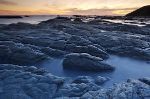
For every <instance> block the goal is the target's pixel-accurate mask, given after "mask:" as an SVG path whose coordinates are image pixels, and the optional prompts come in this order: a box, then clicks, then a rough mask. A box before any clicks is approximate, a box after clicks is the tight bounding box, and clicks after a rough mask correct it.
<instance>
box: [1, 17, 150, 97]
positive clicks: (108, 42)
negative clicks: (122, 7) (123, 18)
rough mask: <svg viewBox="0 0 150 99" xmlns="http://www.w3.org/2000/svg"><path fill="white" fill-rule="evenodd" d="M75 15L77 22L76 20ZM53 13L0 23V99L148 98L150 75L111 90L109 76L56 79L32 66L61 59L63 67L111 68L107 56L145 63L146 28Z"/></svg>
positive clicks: (149, 53) (149, 33)
mask: <svg viewBox="0 0 150 99" xmlns="http://www.w3.org/2000/svg"><path fill="white" fill-rule="evenodd" d="M79 19H80V20H79ZM85 20H87V19H86V18H84V17H83V18H75V17H73V18H68V17H57V18H55V19H51V20H48V21H44V22H41V23H39V24H37V25H31V24H28V23H17V24H10V25H0V79H1V80H0V99H62V98H63V99H149V98H150V78H148V77H147V78H146V77H145V78H139V80H138V79H137V80H134V79H129V80H127V81H126V82H122V83H120V84H116V85H114V86H112V87H111V88H108V89H107V88H103V87H102V84H104V83H105V82H107V81H109V79H110V78H106V77H101V76H98V77H96V78H92V77H90V76H78V77H76V78H68V77H57V76H54V75H52V74H51V73H48V72H47V71H46V70H43V69H39V68H37V67H35V66H32V65H34V64H37V63H38V62H41V61H44V60H47V59H49V60H50V59H53V58H59V57H61V58H64V60H63V67H64V69H70V70H81V71H92V72H106V71H107V72H108V70H109V72H112V71H115V66H111V65H109V64H107V63H106V62H105V60H107V59H108V58H109V55H111V54H113V55H120V56H128V57H131V58H135V59H139V60H144V61H150V26H149V25H146V26H143V27H139V26H133V25H125V24H121V23H112V22H107V21H104V20H102V19H100V18H96V19H94V20H89V21H85Z"/></svg>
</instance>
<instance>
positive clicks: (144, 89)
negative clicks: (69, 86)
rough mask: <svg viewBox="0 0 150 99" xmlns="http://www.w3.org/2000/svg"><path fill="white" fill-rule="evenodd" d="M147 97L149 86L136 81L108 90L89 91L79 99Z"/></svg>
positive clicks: (133, 98)
mask: <svg viewBox="0 0 150 99" xmlns="http://www.w3.org/2000/svg"><path fill="white" fill-rule="evenodd" d="M149 96H150V86H148V85H146V84H144V83H142V82H140V81H138V80H129V81H128V82H124V83H121V84H117V85H114V86H113V87H112V88H110V89H100V90H98V91H89V92H87V93H85V94H84V95H83V96H82V97H81V99H91V98H94V99H95V98H96V99H127V98H128V99H142V98H143V99H147V98H149Z"/></svg>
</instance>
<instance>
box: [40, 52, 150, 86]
mask: <svg viewBox="0 0 150 99" xmlns="http://www.w3.org/2000/svg"><path fill="white" fill-rule="evenodd" d="M62 61H63V59H53V60H48V61H45V62H43V63H41V64H39V65H40V66H41V68H44V69H46V70H47V71H49V72H50V73H52V74H54V75H57V76H61V77H76V76H81V75H82V76H92V77H96V76H104V77H110V78H111V80H110V81H108V82H107V83H106V84H105V86H111V85H112V84H113V83H119V82H123V81H126V80H127V79H129V78H132V79H138V78H142V77H150V63H147V62H145V61H140V60H135V59H131V58H127V57H119V56H115V55H111V56H110V58H109V59H108V60H106V61H105V62H106V63H108V64H110V65H113V66H115V67H116V69H115V71H113V72H87V71H77V70H75V71H74V70H64V69H63V66H62Z"/></svg>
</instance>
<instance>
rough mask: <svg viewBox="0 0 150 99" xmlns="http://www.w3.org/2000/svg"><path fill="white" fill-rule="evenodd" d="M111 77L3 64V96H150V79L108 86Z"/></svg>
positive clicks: (111, 98)
mask: <svg viewBox="0 0 150 99" xmlns="http://www.w3.org/2000/svg"><path fill="white" fill-rule="evenodd" d="M109 79H110V78H105V77H101V76H98V77H96V78H92V77H89V76H78V77H76V78H74V79H71V78H64V77H57V76H54V75H52V74H50V73H48V72H46V71H45V70H42V69H38V68H36V67H34V66H31V67H27V66H18V65H12V64H0V99H62V98H63V99H149V98H150V85H149V82H150V78H148V77H147V78H141V79H139V80H132V79H129V80H128V81H127V82H123V83H120V84H114V86H112V87H111V88H107V89H104V88H102V86H101V84H103V83H105V82H106V81H108V80H109Z"/></svg>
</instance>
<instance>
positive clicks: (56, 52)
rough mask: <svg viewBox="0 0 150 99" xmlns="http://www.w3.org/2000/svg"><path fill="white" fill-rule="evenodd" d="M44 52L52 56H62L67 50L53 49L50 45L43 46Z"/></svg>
mask: <svg viewBox="0 0 150 99" xmlns="http://www.w3.org/2000/svg"><path fill="white" fill-rule="evenodd" d="M42 52H43V53H45V54H46V55H49V56H51V57H62V56H64V55H65V54H66V52H65V51H61V50H57V49H52V48H49V47H46V48H42Z"/></svg>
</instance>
